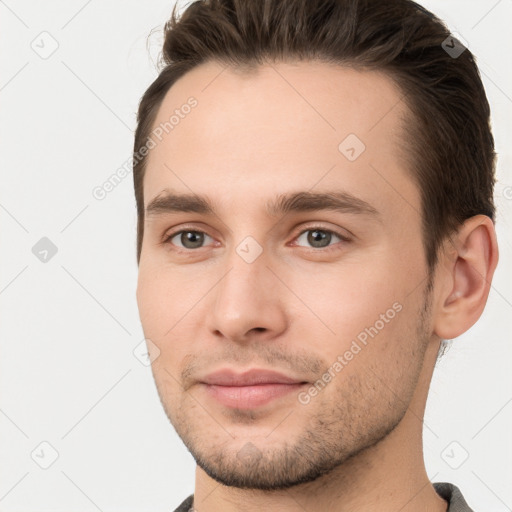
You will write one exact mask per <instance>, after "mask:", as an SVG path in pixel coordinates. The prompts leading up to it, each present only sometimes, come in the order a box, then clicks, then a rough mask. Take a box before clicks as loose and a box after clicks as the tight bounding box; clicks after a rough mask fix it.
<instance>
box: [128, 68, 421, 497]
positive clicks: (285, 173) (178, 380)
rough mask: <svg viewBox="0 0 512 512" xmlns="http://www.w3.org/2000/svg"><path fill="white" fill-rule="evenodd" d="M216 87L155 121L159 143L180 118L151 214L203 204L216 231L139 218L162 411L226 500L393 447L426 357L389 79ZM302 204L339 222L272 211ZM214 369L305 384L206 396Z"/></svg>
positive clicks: (188, 83)
mask: <svg viewBox="0 0 512 512" xmlns="http://www.w3.org/2000/svg"><path fill="white" fill-rule="evenodd" d="M222 69H223V68H222V67H221V66H220V65H218V64H216V63H207V64H203V65H201V66H200V67H198V68H196V69H194V70H192V71H191V72H189V73H187V74H186V75H185V76H184V77H182V78H181V79H180V80H179V81H178V82H177V83H176V84H175V85H174V86H173V87H172V88H171V89H170V90H169V92H168V93H167V95H166V97H165V99H164V102H163V104H162V106H161V108H160V110H159V113H158V116H157V120H156V122H155V125H154V128H155V127H157V126H158V125H160V123H165V122H167V121H169V118H170V117H171V115H173V114H174V113H175V110H176V109H178V110H180V112H181V113H182V115H181V116H180V119H179V122H177V123H176V124H175V125H174V128H173V129H172V130H169V133H168V134H167V135H165V136H164V137H163V139H162V142H160V143H158V144H157V145H156V147H154V148H153V149H152V150H151V152H150V155H149V160H148V167H147V172H146V176H145V180H144V204H145V207H148V205H150V203H152V202H153V201H154V199H155V198H157V197H160V198H162V197H164V196H165V194H171V193H172V194H176V195H181V194H188V195H190V194H195V195H197V196H203V197H206V198H207V199H208V200H209V201H210V203H211V205H212V207H213V209H214V210H215V214H213V213H208V212H207V211H186V209H185V211H172V210H170V209H169V210H166V209H165V208H160V209H156V208H153V209H152V210H153V213H148V214H147V215H146V219H145V231H144V239H143V244H142V253H141V259H140V267H139V282H138V289H137V300H138V306H139V311H140V317H141V321H142V325H143V329H144V334H145V337H146V338H147V339H149V340H151V342H150V343H149V345H150V353H153V355H158V351H159V356H158V357H157V358H156V359H155V360H154V362H153V365H152V368H153V374H154V377H155V381H156V384H157V388H158V392H159V394H160V399H161V401H162V404H163V406H164V408H165V411H166V413H167V415H168V417H169V419H170V421H171V422H172V424H173V425H174V427H175V429H176V431H177V432H178V434H179V435H180V437H181V438H182V440H183V442H184V443H185V445H186V446H187V448H188V449H189V450H190V452H191V453H192V454H193V455H194V457H195V459H196V461H197V462H198V465H199V466H200V467H201V468H202V469H204V470H205V471H206V472H207V473H208V474H209V475H210V476H211V477H213V478H215V479H217V480H218V481H220V482H222V483H224V484H225V485H234V486H246V487H252V488H260V489H265V488H270V487H273V488H279V487H281V488H286V487H287V486H291V485H294V484H297V483H299V482H306V481H311V480H314V479H316V478H317V477H318V476H320V475H321V474H323V473H326V472H327V471H329V470H332V469H333V468H335V467H336V466H338V465H339V464H340V463H342V462H343V461H345V460H346V459H347V458H349V457H350V456H352V455H354V454H356V453H358V452H361V450H363V449H365V448H367V447H369V446H371V445H373V444H375V443H377V442H378V441H380V440H382V439H384V438H385V437H386V436H387V434H388V433H390V432H391V431H392V430H393V429H394V428H395V426H397V424H399V422H400V420H401V419H402V418H403V416H404V414H405V412H406V410H407V408H408V405H409V403H410V401H411V397H412V395H413V392H414V390H415V387H416V385H417V382H418V378H419V375H420V371H421V365H422V362H423V356H424V353H425V350H426V346H427V344H428V342H429V340H430V331H429V325H430V324H429V322H430V320H429V315H428V311H427V308H426V300H425V297H426V296H425V287H426V284H427V280H426V277H427V267H426V262H425V255H424V252H423V246H422V238H421V218H420V213H419V212H420V193H419V191H418V189H417V187H416V185H415V184H414V182H413V181H412V179H411V177H410V175H409V174H408V172H407V169H406V166H405V164H404V163H403V161H402V160H401V158H400V157H399V155H400V151H402V149H401V146H400V144H401V140H403V137H405V136H407V135H406V134H407V131H406V130H405V131H404V132H402V131H401V120H400V116H401V115H403V114H404V113H405V112H406V110H405V106H404V104H403V103H402V102H401V101H400V98H401V94H400V92H399V91H398V90H397V88H396V87H395V86H394V84H393V82H392V81H391V80H390V79H389V78H387V77H386V76H384V75H382V74H379V73H376V72H370V71H366V72H362V71H355V70H350V69H346V68H343V67H340V66H334V65H328V64H324V63H318V62H315V63H313V62H303V63H298V64H290V63H287V64H283V63H281V64H276V65H274V66H263V67H261V68H259V70H258V73H252V74H244V73H241V72H234V71H233V70H232V69H231V68H226V69H225V70H224V71H222ZM221 71H222V72H221ZM190 96H194V97H195V99H196V100H197V105H196V106H195V107H194V108H192V109H188V108H185V109H182V106H183V105H185V104H186V103H187V99H188V98H189V97H190ZM185 111H186V112H188V113H187V114H183V112H185ZM164 134H165V132H164ZM361 143H363V144H364V146H365V147H363V146H362V145H361ZM299 192H304V193H307V194H332V195H336V197H337V198H338V199H340V200H341V207H340V208H338V209H333V208H331V209H325V208H324V207H323V206H321V203H320V202H318V203H316V204H317V207H315V208H311V205H310V207H309V208H307V209H304V208H303V207H304V201H303V200H297V201H295V202H292V204H291V206H294V207H292V208H290V209H289V210H288V211H286V213H283V212H282V211H280V210H279V208H277V206H279V204H281V205H282V202H281V203H279V202H278V201H279V199H280V198H281V199H282V198H283V197H285V196H288V195H291V194H296V193H299ZM299 199H300V198H299ZM302 199H303V198H302ZM160 204H161V203H160ZM173 204H174V205H175V206H176V205H178V204H179V202H178V201H175V202H174V203H173ZM270 204H272V205H273V206H274V207H276V208H274V211H272V209H270V211H268V210H267V205H270ZM165 240H167V242H165ZM155 347H157V348H155ZM221 369H228V370H232V371H233V372H234V373H236V374H241V373H244V372H246V371H247V370H251V369H266V370H274V371H277V372H279V373H282V374H284V375H286V376H288V377H290V378H292V379H294V381H297V382H299V384H294V385H288V386H285V385H283V384H276V385H274V386H271V385H268V384H267V385H266V386H263V385H259V386H250V387H246V388H245V389H243V388H242V387H231V388H227V387H224V388H221V387H216V386H209V385H207V384H205V383H204V381H205V380H207V377H208V376H209V375H210V374H212V373H213V372H216V371H217V370H221ZM329 376H330V378H329ZM317 381H319V382H317ZM315 382H316V386H315ZM300 383H302V384H300ZM272 393H276V396H274V398H271V397H270V395H272Z"/></svg>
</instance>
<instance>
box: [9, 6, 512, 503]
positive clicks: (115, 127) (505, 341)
mask: <svg viewBox="0 0 512 512" xmlns="http://www.w3.org/2000/svg"><path fill="white" fill-rule="evenodd" d="M421 3H422V4H423V5H425V6H426V7H427V8H429V9H431V10H432V11H433V12H435V13H436V14H438V15H439V16H440V17H441V18H443V19H444V20H446V21H447V23H448V25H449V27H450V29H451V30H452V31H453V32H457V33H458V34H460V35H461V36H462V37H463V38H464V39H465V40H466V41H467V42H468V45H469V47H470V49H471V50H472V51H473V52H474V53H475V54H476V55H477V57H478V62H479V65H480V69H481V72H482V76H483V81H484V84H485V88H486V91H487V93H488V97H489V100H490V103H491V108H492V111H493V126H494V133H495V138H496V146H497V151H498V153H499V163H498V184H497V186H496V202H497V206H498V220H497V232H498V239H499V244H500V250H501V261H500V264H499V266H498V270H497V273H496V275H495V278H494V282H493V288H492V290H491V294H490V298H489V303H488V306H487V309H486V311H485V313H484V314H483V317H482V318H481V320H480V321H479V322H478V323H477V325H476V326H474V327H473V328H472V329H471V330H470V331H469V332H468V333H466V334H465V335H463V336H461V337H460V338H458V339H456V340H455V341H454V343H453V345H452V347H451V349H450V350H449V351H448V353H447V354H446V355H445V357H444V358H443V359H442V361H441V362H440V363H439V365H438V367H437V369H436V372H435V375H434V381H433V384H432V388H431V394H430V397H429V402H428V404H427V413H426V417H425V429H424V445H425V457H426V463H427V470H428V475H429V477H430V478H431V480H432V481H449V482H453V483H455V484H457V485H459V486H460V488H461V489H462V491H463V493H464V495H465V496H466V499H467V500H468V502H469V503H470V504H471V505H472V506H473V507H474V509H475V510H476V511H477V512H478V511H484V510H485V511H486V512H490V511H496V512H498V511H499V512H504V511H507V510H512V487H511V485H510V482H512V440H511V436H510V432H511V431H512V429H511V426H512V385H511V382H510V374H511V367H512V345H511V343H510V342H511V331H512V328H511V322H510V318H511V316H512V285H511V283H512V279H511V265H510V262H511V252H512V244H511V242H512V230H511V229H510V228H511V226H510V224H511V219H512V176H511V174H510V168H511V149H510V140H511V135H512V130H511V126H510V122H511V118H512V117H511V114H512V73H511V68H510V66H509V64H510V53H511V51H512V42H511V38H510V20H511V19H512V0H500V1H496V2H495V1H481V0H479V1H476V0H473V1H468V0H458V1H449V2H448V1H446V0H428V1H423V2H421ZM181 5H183V3H182V4H181ZM172 6H173V1H171V0H169V1H164V0H151V1H148V2H135V1H133V0H131V1H126V0H125V1H121V0H111V1H109V2H100V1H98V0H89V1H84V0H73V1H69V0H68V1H66V2H64V1H52V2H35V1H27V2H23V1H15V0H6V1H0V40H1V48H2V52H1V54H0V65H1V68H0V69H1V74H0V89H1V96H0V98H1V115H0V126H1V128H0V130H1V132H0V143H1V151H0V168H1V172H2V178H1V179H2V182H1V187H0V222H1V230H0V236H1V239H0V247H2V251H1V252H0V264H1V266H0V311H1V313H2V317H1V321H0V334H1V346H0V351H1V352H0V390H1V394H0V511H1V512H15V511H34V512H36V511H43V510H44V511H62V512H64V511H66V512H69V511H70V510H76V511H95V510H100V511H105V512H107V511H114V510H115V511H121V510H122V511H137V512H144V511H147V512H149V511H152V512H157V511H169V510H174V507H176V506H177V505H178V503H180V502H181V500H182V499H184V498H185V497H186V496H187V495H188V494H190V493H191V492H193V485H194V467H195V465H194V462H193V459H192V457H191V456H190V455H189V454H188V452H187V450H186V449H185V447H184V446H183V445H182V443H181V441H180V439H179V438H178V437H177V435H176V434H175V432H174V429H173V428H172V426H171V425H170V423H169V422H168V420H167V418H166V416H165V414H164V412H163V410H162V408H161V405H160V402H159V399H158V396H157V392H156V389H155V386H154V383H153V379H152V375H151V372H150V368H149V367H146V366H144V365H143V364H142V363H141V362H140V361H139V360H138V359H137V358H136V357H135V355H134V353H133V351H134V349H135V348H136V347H137V346H138V345H139V343H140V342H141V341H142V340H143V333H142V329H141V326H140V322H139V318H138V312H137V306H136V302H135V288H136V276H137V266H136V258H135V230H136V213H135V200H134V195H133V184H132V175H131V174H128V175H127V176H126V178H125V179H124V180H122V182H121V183H120V184H119V185H118V186H117V187H116V188H115V189H114V190H113V191H111V192H110V193H109V194H108V195H107V196H106V197H105V198H104V199H103V200H98V199H96V198H95V197H94V196H93V190H94V189H95V187H97V186H101V185H102V184H103V183H104V182H105V181H107V180H108V179H109V177H110V176H111V175H112V174H114V173H115V172H116V170H117V169H119V168H120V167H122V166H123V164H124V163H125V162H126V160H127V159H128V158H129V156H130V154H131V149H132V144H133V132H134V129H135V112H136V108H137V104H138V101H139V99H140V97H141V95H142V93H143V92H144V90H145V89H146V87H147V86H148V85H149V84H150V82H151V81H152V80H153V79H154V78H155V77H156V69H155V66H154V63H155V61H156V58H157V55H158V53H159V51H160V45H161V42H162V37H161V33H160V32H158V33H156V34H155V35H154V36H153V37H152V38H151V39H150V42H151V45H150V52H149V53H148V50H147V49H146V37H147V36H148V35H149V33H150V31H151V29H153V28H156V27H158V28H161V27H162V26H163V23H164V22H165V21H166V19H168V17H169V15H170V13H171V9H172ZM44 32H46V33H44ZM41 33H43V34H42V35H41ZM56 45H58V48H56V50H55V51H54V53H53V54H51V55H49V56H48V55H47V54H48V53H49V52H50V51H51V50H52V49H53V46H56ZM43 57H44V58H43ZM439 143H440V144H442V141H439ZM43 237H47V238H48V239H49V240H51V242H52V243H53V244H54V245H55V246H56V248H57V253H56V254H55V255H53V256H52V253H51V250H50V252H49V253H47V254H45V253H44V250H45V248H46V249H48V248H47V247H46V246H42V248H41V247H40V246H36V244H37V243H38V242H39V243H40V244H43V245H44V244H47V243H48V242H44V241H43V242H40V240H41V238H43ZM34 246H36V249H37V250H35V252H39V251H43V252H39V256H40V257H44V256H46V258H47V260H48V261H47V262H42V261H40V259H38V258H37V257H36V255H34V253H33V247H34ZM136 352H137V351H136ZM42 442H45V443H49V445H48V444H42V445H41V443H42ZM50 445H51V446H50ZM54 450H55V452H54ZM56 454H58V458H57V459H56V460H55V461H54V462H53V464H51V465H50V466H49V467H48V468H47V469H43V468H42V467H41V466H47V465H49V464H50V463H52V461H53V458H54V456H55V455H56ZM466 456H467V457H468V458H467V460H465V458H466ZM456 466H459V467H457V468H456Z"/></svg>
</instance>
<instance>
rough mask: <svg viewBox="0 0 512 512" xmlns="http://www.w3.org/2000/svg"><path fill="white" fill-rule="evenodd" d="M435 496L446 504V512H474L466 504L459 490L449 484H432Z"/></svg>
mask: <svg viewBox="0 0 512 512" xmlns="http://www.w3.org/2000/svg"><path fill="white" fill-rule="evenodd" d="M432 485H433V486H434V489H435V490H436V492H437V494H439V496H441V498H444V499H445V500H446V501H447V502H448V510H447V511H446V512H475V511H474V510H473V509H472V508H470V506H469V505H468V504H467V503H466V500H465V499H464V496H462V493H461V492H460V489H459V488H458V487H457V486H456V485H454V484H450V483H449V482H435V483H433V484H432Z"/></svg>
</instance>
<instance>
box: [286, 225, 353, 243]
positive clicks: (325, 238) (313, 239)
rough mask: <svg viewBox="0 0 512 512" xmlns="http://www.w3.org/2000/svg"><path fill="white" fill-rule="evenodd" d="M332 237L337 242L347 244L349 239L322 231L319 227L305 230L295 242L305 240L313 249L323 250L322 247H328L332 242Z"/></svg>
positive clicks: (332, 232)
mask: <svg viewBox="0 0 512 512" xmlns="http://www.w3.org/2000/svg"><path fill="white" fill-rule="evenodd" d="M333 237H334V239H336V238H337V239H338V241H342V242H349V239H348V238H347V237H346V236H343V235H342V234H341V233H337V232H335V231H331V230H330V229H324V228H322V227H321V226H316V227H311V228H309V229H306V230H305V231H303V232H302V233H301V234H300V235H299V236H298V237H297V238H296V240H298V241H300V240H301V239H302V240H303V241H304V239H305V241H306V242H307V243H308V244H310V245H311V246H312V247H313V248H315V249H323V248H324V247H329V246H330V244H331V242H332V241H333ZM334 241H336V240H334Z"/></svg>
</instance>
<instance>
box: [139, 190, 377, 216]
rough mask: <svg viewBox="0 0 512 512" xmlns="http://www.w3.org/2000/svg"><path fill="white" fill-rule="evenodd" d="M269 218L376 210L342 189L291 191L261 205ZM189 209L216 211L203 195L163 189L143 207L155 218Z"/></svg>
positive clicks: (368, 214)
mask: <svg viewBox="0 0 512 512" xmlns="http://www.w3.org/2000/svg"><path fill="white" fill-rule="evenodd" d="M265 206H266V211H267V214H268V215H269V216H270V217H277V216H282V215H286V214H287V213H290V212H310V211H320V210H331V211H337V212H340V213H355V214H361V215H367V216H370V217H379V216H380V213H379V212H378V211H377V210H376V209H375V208H374V207H373V206H372V205H371V204H369V203H367V202H366V201H364V200H362V199H360V198H358V197H356V196H354V195H352V194H349V193H348V192H344V191H329V192H309V191H301V192H293V193H287V194H281V195H278V196H277V197H276V198H274V199H273V200H270V201H267V203H266V204H265ZM179 212H193V213H199V214H203V215H209V216H214V215H215V216H217V215H218V212H217V210H216V208H215V207H214V205H213V203H212V202H211V200H210V199H209V198H208V197H207V196H201V195H198V194H177V193H171V192H169V191H165V192H164V193H162V194H160V195H158V196H157V197H155V198H154V199H153V200H152V201H151V202H150V203H149V204H148V206H147V207H146V215H147V216H148V217H155V216H159V215H162V214H166V213H179Z"/></svg>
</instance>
